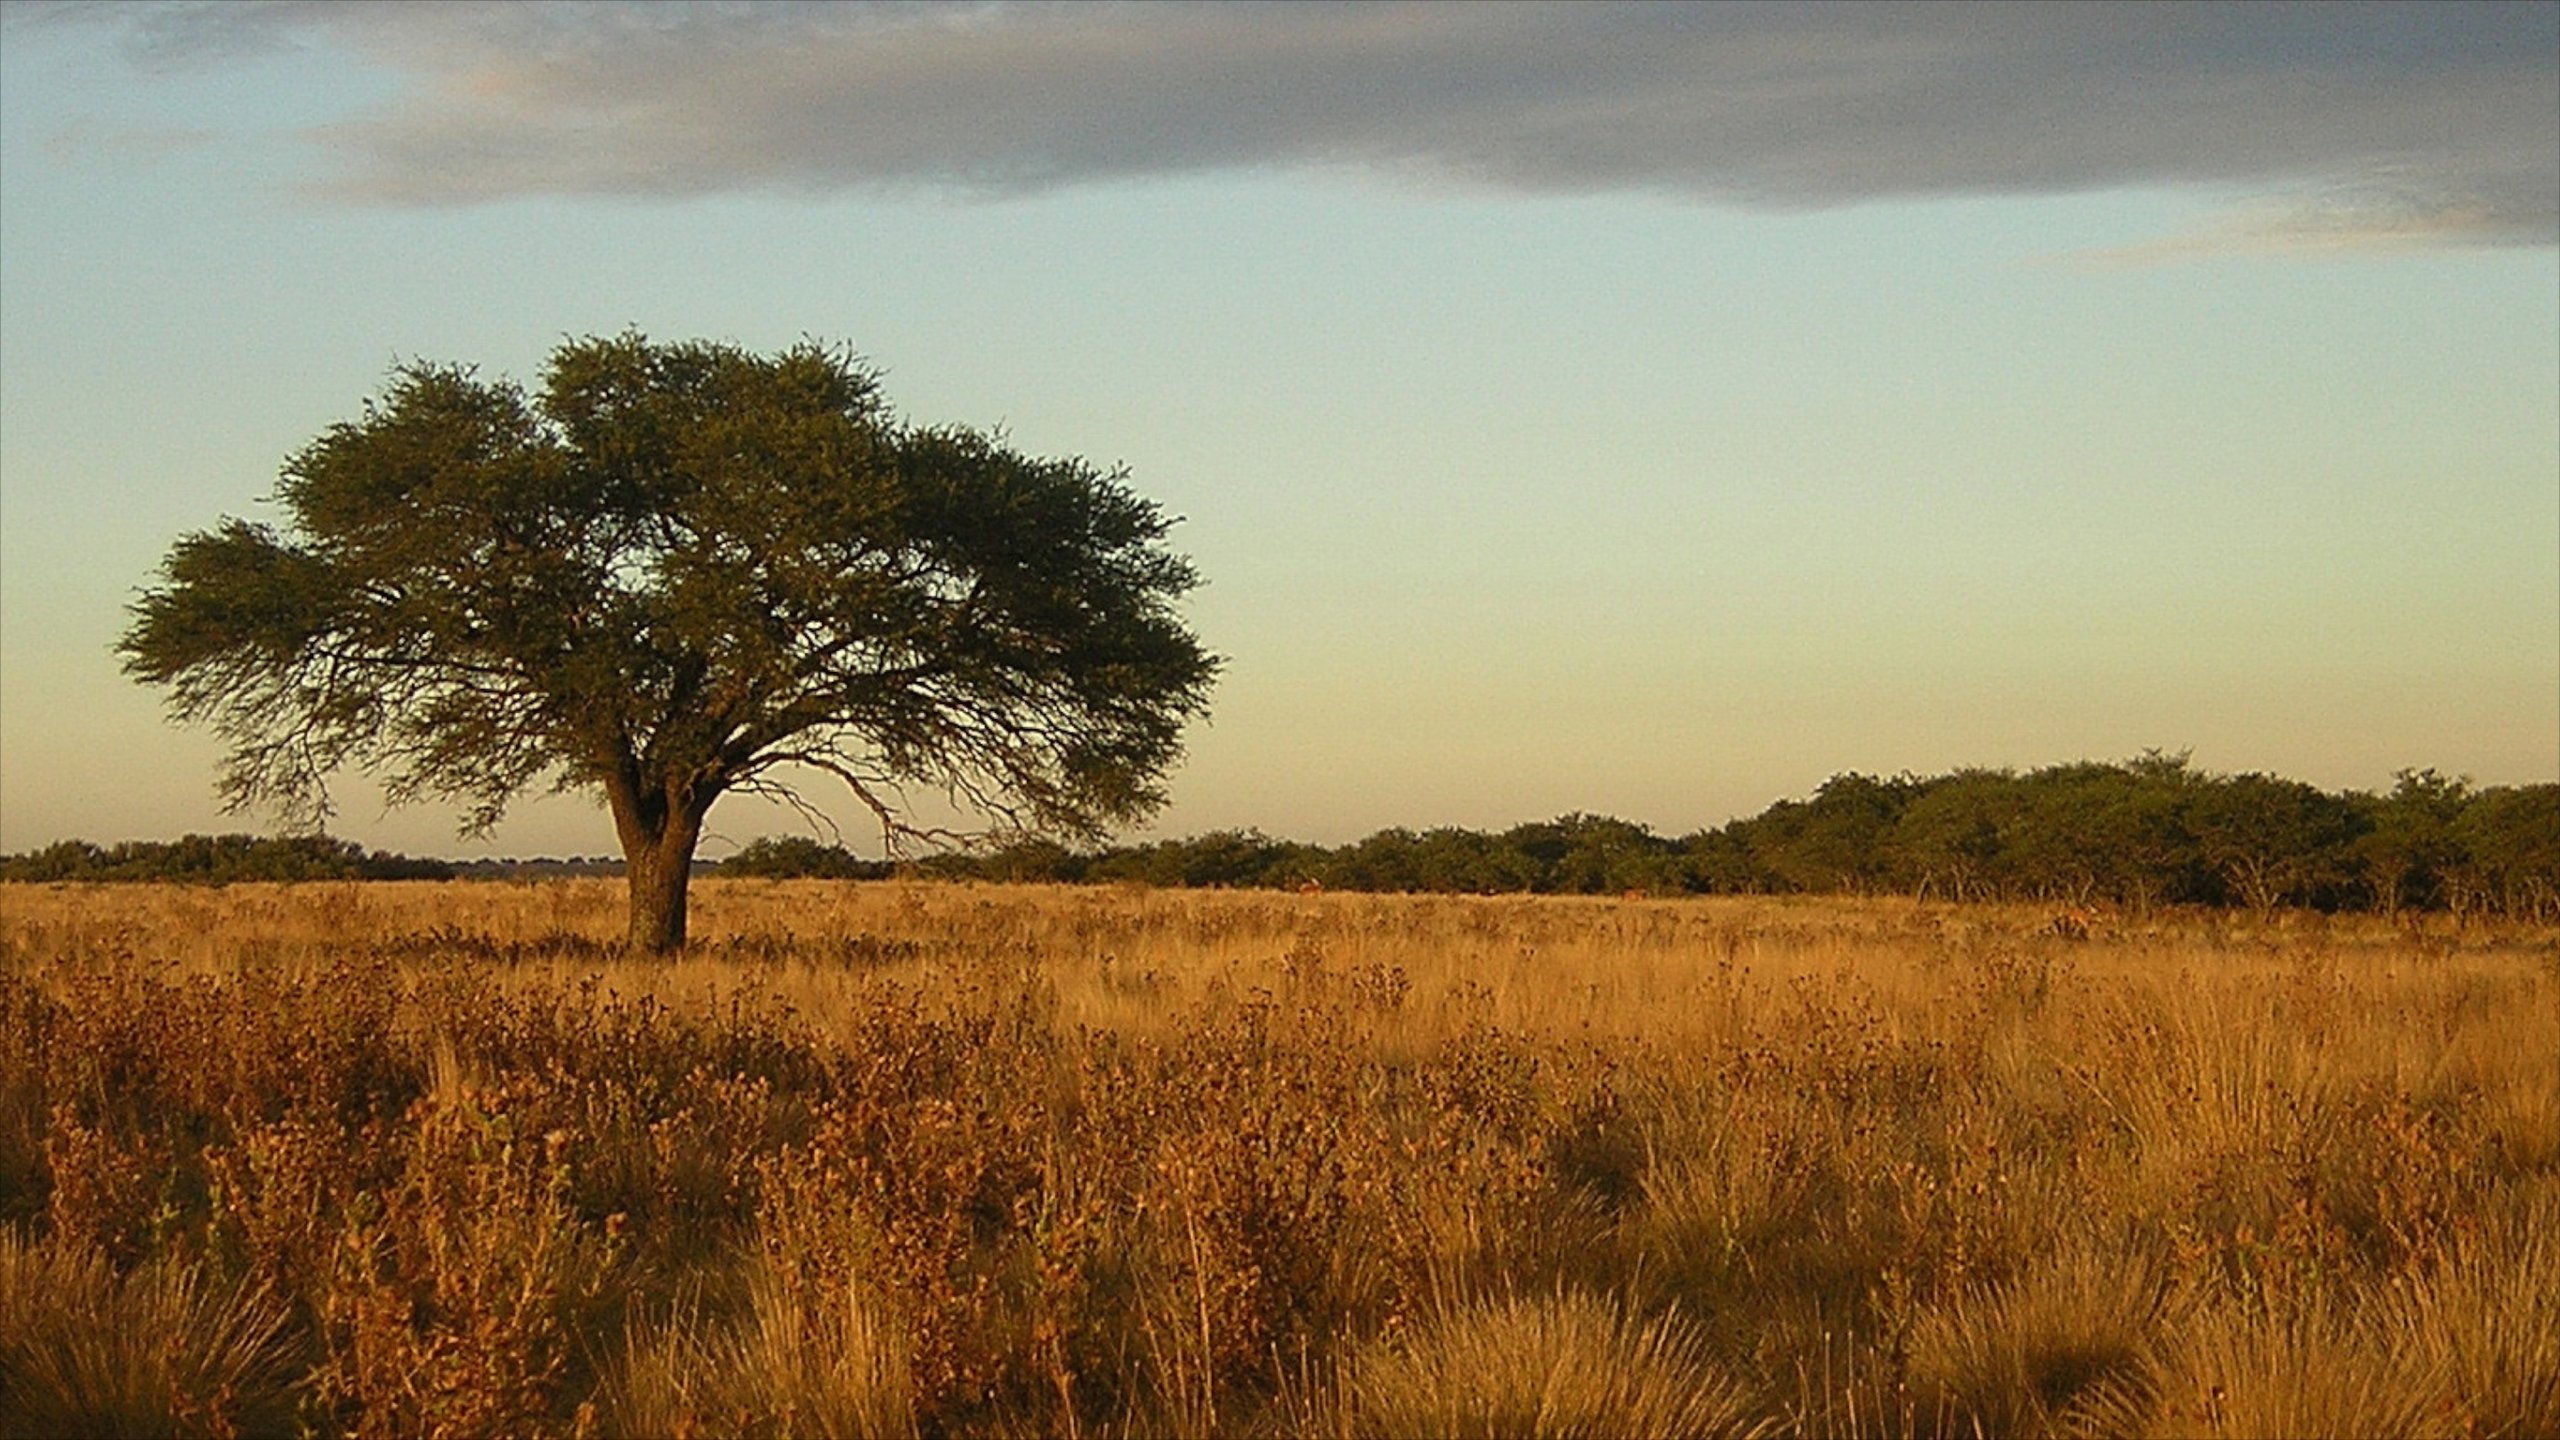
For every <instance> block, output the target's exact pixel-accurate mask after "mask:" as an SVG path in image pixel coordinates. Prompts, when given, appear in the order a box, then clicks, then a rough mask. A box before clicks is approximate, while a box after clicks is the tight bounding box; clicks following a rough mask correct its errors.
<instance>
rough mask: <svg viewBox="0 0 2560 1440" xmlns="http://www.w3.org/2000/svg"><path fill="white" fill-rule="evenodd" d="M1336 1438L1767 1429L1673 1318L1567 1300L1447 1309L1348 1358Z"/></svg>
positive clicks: (1512, 1437) (1467, 1439)
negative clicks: (1641, 1315)
mask: <svg viewBox="0 0 2560 1440" xmlns="http://www.w3.org/2000/svg"><path fill="white" fill-rule="evenodd" d="M1338 1403H1339V1405H1340V1407H1341V1409H1340V1413H1339V1415H1338V1417H1337V1419H1336V1426H1335V1428H1337V1429H1338V1431H1339V1433H1341V1434H1343V1435H1346V1436H1377V1437H1404V1436H1416V1435H1432V1436H1447V1437H1450V1440H1533V1437H1534V1440H1578V1437H1595V1440H1596V1437H1602V1436H1629V1435H1645V1436H1661V1437H1665V1440H1675V1437H1694V1440H1708V1437H1750V1436H1757V1435H1760V1434H1763V1433H1765V1431H1766V1430H1767V1428H1768V1427H1767V1425H1766V1423H1765V1422H1764V1421H1762V1420H1761V1419H1759V1418H1758V1417H1756V1416H1755V1415H1754V1414H1753V1413H1752V1407H1751V1403H1750V1398H1749V1396H1748V1395H1747V1393H1746V1392H1745V1391H1744V1389H1743V1388H1742V1386H1741V1385H1739V1384H1737V1383H1736V1382H1735V1381H1734V1380H1733V1379H1732V1378H1731V1377H1729V1376H1727V1375H1725V1374H1724V1373H1722V1372H1721V1371H1720V1370H1719V1369H1718V1368H1717V1367H1716V1366H1715V1364H1714V1363H1713V1362H1712V1361H1710V1360H1709V1359H1708V1358H1707V1356H1706V1353H1705V1350H1704V1347H1703V1346H1702V1345H1701V1344H1700V1343H1699V1340H1698V1338H1697V1336H1696V1334H1695V1333H1694V1332H1693V1331H1692V1330H1690V1328H1689V1327H1688V1326H1686V1325H1684V1324H1682V1323H1681V1322H1680V1321H1679V1320H1678V1319H1677V1318H1676V1317H1672V1316H1665V1317H1662V1318H1659V1319H1655V1320H1652V1321H1644V1320H1640V1319H1637V1318H1635V1317H1633V1316H1630V1315H1628V1314H1627V1313H1626V1312H1625V1311H1623V1310H1621V1309H1619V1308H1618V1306H1617V1305H1615V1304H1614V1303H1612V1302H1610V1301H1607V1300H1602V1299H1598V1298H1595V1297H1593V1296H1590V1295H1587V1294H1582V1293H1579V1292H1566V1293H1561V1294H1557V1295H1552V1296H1536V1297H1528V1296H1514V1297H1511V1298H1508V1299H1503V1300H1493V1301H1478V1302H1475V1303H1472V1304H1466V1305H1461V1306H1457V1307H1454V1308H1451V1309H1448V1310H1445V1311H1442V1312H1440V1313H1439V1314H1437V1315H1434V1316H1432V1317H1431V1318H1430V1319H1428V1320H1426V1321H1424V1322H1422V1324H1421V1325H1420V1326H1419V1327H1418V1328H1417V1329H1416V1330H1415V1332H1414V1333H1412V1334H1409V1335H1403V1336H1395V1337H1388V1338H1382V1339H1379V1340H1376V1341H1373V1342H1371V1343H1370V1344H1368V1345H1367V1346H1365V1347H1363V1348H1361V1349H1360V1350H1358V1351H1356V1352H1355V1353H1354V1354H1353V1355H1352V1357H1351V1361H1350V1366H1349V1375H1348V1378H1347V1381H1346V1383H1345V1384H1344V1386H1343V1390H1342V1394H1341V1396H1340V1398H1339V1401H1338Z"/></svg>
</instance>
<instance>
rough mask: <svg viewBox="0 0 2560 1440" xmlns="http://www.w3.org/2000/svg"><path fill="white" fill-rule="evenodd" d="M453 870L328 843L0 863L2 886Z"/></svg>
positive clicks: (211, 845) (105, 850)
mask: <svg viewBox="0 0 2560 1440" xmlns="http://www.w3.org/2000/svg"><path fill="white" fill-rule="evenodd" d="M455 873H456V871H455V867H454V866H453V865H451V864H450V863H448V862H446V861H442V860H419V859H413V858H411V857H409V856H406V855H394V854H391V853H390V852H388V851H383V850H367V849H365V848H364V847H363V846H361V845H358V844H356V843H355V842H354V841H352V840H339V839H335V838H333V837H330V836H327V835H283V836H265V835H186V836H181V837H180V838H178V839H176V840H128V841H125V842H123V843H122V844H118V845H93V844H91V843H89V842H88V841H86V840H64V841H60V842H57V843H55V844H52V845H47V846H45V847H44V848H43V849H41V850H31V851H28V852H27V853H26V854H23V855H8V856H0V880H180V881H193V882H196V883H199V884H212V885H221V884H229V883H231V882H233V881H243V880H450V879H452V878H453V877H454V875H455Z"/></svg>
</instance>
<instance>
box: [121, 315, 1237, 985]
mask: <svg viewBox="0 0 2560 1440" xmlns="http://www.w3.org/2000/svg"><path fill="white" fill-rule="evenodd" d="M274 499H275V503H276V504H277V505H278V507H279V508H280V509H281V510H282V512H283V517H284V518H283V523H282V524H281V525H274V526H271V525H265V524H256V523H251V522H249V521H244V520H238V519H232V520H227V521H225V522H224V523H223V524H222V525H221V526H219V527H218V528H216V529H213V530H209V531H203V532H199V533H196V534H192V535H188V536H186V537H185V538H183V539H181V540H179V541H178V542H177V544H176V545H175V547H174V548H172V550H171V551H170V553H169V556H168V558H167V561H166V562H165V565H164V568H163V574H162V577H161V582H160V583H159V584H158V585H156V586H154V587H152V588H150V589H148V590H146V591H145V592H144V593H143V595H142V596H141V598H140V599H139V601H137V602H136V604H135V605H134V606H133V615H132V623H131V625H130V626H129V628H128V629H127V631H126V632H125V635H124V637H123V639H122V641H121V643H120V645H119V650H120V652H121V654H122V656H123V658H124V662H125V667H126V669H127V671H128V672H129V673H130V674H132V675H134V676H135V677H137V678H138V679H140V680H142V681H145V682H147V683H151V684H155V685H160V686H165V687H167V689H168V691H169V695H170V702H171V706H172V709H173V710H174V711H175V713H176V714H177V715H179V716H180V717H181V718H183V719H186V720H189V721H194V722H199V723H204V724H208V725H210V726H211V727H212V728H213V729H214V730H215V731H216V732H217V733H219V734H220V735H221V736H222V738H223V739H224V740H225V741H226V742H227V743H228V745H229V751H228V755H227V759H226V764H225V768H224V771H223V776H222V789H223V793H224V796H225V798H226V799H227V800H228V801H229V802H230V803H231V804H233V805H234V806H235V807H240V806H249V805H269V806H273V807H275V808H278V809H280V810H281V811H283V812H284V813H285V814H286V815H287V816H288V817H289V818H293V819H297V820H302V821H317V820H318V819H319V818H320V817H322V816H324V815H325V814H326V813H327V812H328V806H329V800H328V789H327V781H328V779H329V777H330V776H331V775H332V774H333V773H335V772H337V771H340V770H341V769H343V768H345V767H348V766H350V765H359V764H360V765H364V766H367V767H369V768H371V769H373V770H375V771H376V772H377V773H379V774H380V775H381V777H382V778H383V780H384V782H385V784H386V787H387V790H388V792H389V794H390V796H391V797H392V799H393V800H394V801H395V802H396V801H402V800H409V799H415V798H420V797H426V796H435V797H440V798H447V799H453V800H457V801H460V802H461V803H462V804H463V805H464V806H465V807H466V814H467V824H468V826H469V827H470V828H474V829H486V828H487V827H488V826H490V825H492V824H494V823H495V822H496V821H497V820H498V818H499V817H500V816H501V815H502V814H503V813H504V811H505V809H506V807H507V805H508V804H509V802H511V801H512V800H514V799H515V798H517V797H518V796H520V795H522V794H523V793H525V792H526V790H527V789H528V788H531V787H534V786H537V785H543V784H548V785H551V786H554V787H556V788H559V789H563V790H584V791H589V792H593V793H598V794H601V795H602V796H603V797H604V799H605V800H606V802H607V803H608V804H609V806H610V807H611V809H612V812H613V817H614V821H615V826H616V830H617V832H618V834H619V837H620V839H621V842H622V848H623V852H624V855H625V857H626V860H627V861H628V864H629V874H630V877H631V896H632V940H633V942H634V943H635V944H637V945H640V946H643V947H645V948H651V949H663V948H668V947H671V946H673V945H677V944H681V943H682V941H683V938H684V883H685V877H686V875H687V873H688V870H689V866H690V861H691V857H692V853H693V849H694V845H695V842H696V840H697V839H698V838H699V836H700V834H701V827H702V821H703V817H704V815H705V813H706V812H707V811H708V810H709V809H710V807H711V805H712V803H713V802H714V801H715V800H717V799H718V798H719V797H720V796H721V795H723V794H726V793H730V792H733V791H743V792H752V793H761V794H766V795H772V796H777V797H781V798H785V799H790V800H793V801H795V802H798V803H801V804H803V805H804V806H805V805H806V803H807V801H806V799H805V797H804V796H802V795H801V793H800V790H799V789H798V787H799V786H800V785H802V784H804V783H805V782H806V781H807V779H809V778H811V776H812V774H813V772H821V773H823V774H826V775H832V776H833V777H835V779H836V780H838V781H841V782H842V783H843V784H844V785H845V786H847V787H849V789H850V791H851V793H852V794H853V795H854V796H856V797H858V798H859V799H860V801H861V802H862V803H863V804H864V805H865V806H867V807H868V808H869V809H870V810H871V812H872V813H873V814H874V815H875V816H876V817H877V818H878V819H879V821H880V823H881V825H882V826H883V827H884V830H885V831H886V832H887V833H889V834H890V835H891V836H893V837H894V836H897V835H900V834H906V833H915V825H914V822H913V821H912V819H911V815H912V812H911V811H910V810H909V809H908V807H907V805H906V804H905V798H904V797H905V794H906V791H905V789H904V787H907V786H911V785H922V786H927V787H931V788H932V789H934V790H937V791H940V792H942V793H943V794H945V795H946V796H948V797H949V798H950V799H952V800H953V801H954V802H956V803H957V804H958V805H960V806H961V807H962V808H964V809H966V810H969V811H972V812H974V813H976V814H978V815H980V816H982V817H984V818H985V819H986V821H987V822H988V824H989V827H990V828H991V829H997V830H1007V829H1014V830H1021V831H1026V832H1035V833H1056V834H1061V835H1066V836H1070V837H1075V838H1079V839H1093V838H1098V837H1099V836H1101V835H1102V834H1103V833H1105V832H1106V831H1107V829H1108V827H1110V826H1113V825H1115V824H1122V823H1127V822H1131V821H1134V820H1136V819H1139V818H1141V817H1143V816H1145V815H1147V814H1149V813H1151V812H1153V811H1154V810H1155V809H1156V808H1157V807H1159V806H1160V805H1161V804H1162V803H1163V800H1164V798H1165V797H1164V791H1163V778H1164V776H1165V774H1166V772H1167V771H1168V770H1169V768H1170V767H1171V765H1172V764H1173V762H1174V761H1175V760H1176V759H1177V758H1178V757H1179V755H1180V748H1181V734H1182V727H1183V725H1184V724H1185V722H1187V721H1188V720H1190V719H1192V718H1194V717H1197V716H1198V715H1200V714H1202V713H1204V711H1205V708H1206V703H1207V697H1208V693H1209V689H1210V686H1211V684H1212V682H1213V680H1214V678H1215V676H1216V673H1217V669H1218V661H1217V659H1216V658H1215V657H1214V656H1212V655H1210V654H1209V653H1208V652H1207V651H1206V650H1205V649H1203V647H1202V646H1201V644H1200V643H1199V641H1198V640H1197V639H1196V638H1195V637H1194V636H1193V635H1192V633H1191V632H1190V630H1189V629H1188V628H1187V627H1186V626H1185V624H1184V623H1183V621H1182V619H1181V617H1180V616H1179V615H1178V613H1177V609H1176V607H1177V604H1178V602H1179V601H1180V599H1181V597H1182V596H1183V595H1184V594H1186V593H1187V592H1188V591H1190V590H1191V589H1192V588H1193V587H1194V586H1195V585H1196V584H1197V583H1198V578H1199V577H1198V575H1197V573H1196V572H1195V570H1194V569H1193V567H1192V566H1191V564H1190V563H1189V562H1188V561H1187V560H1186V559H1184V558H1183V557H1181V556H1179V555H1177V554H1175V553H1173V552H1171V551H1170V550H1168V549H1167V548H1166V547H1165V545H1164V539H1165V535H1166V532H1167V530H1168V528H1169V526H1170V524H1171V523H1172V522H1171V521H1170V519H1169V518H1168V517H1167V516H1166V515H1165V514H1164V513H1163V512H1162V511H1161V510H1160V509H1159V508H1158V507H1157V506H1156V505H1155V504H1153V503H1152V502H1150V501H1148V500H1145V499H1143V498H1141V497H1140V496H1138V495H1137V494H1136V493H1134V492H1133V491H1132V490H1131V489H1130V487H1129V485H1128V484H1127V480H1126V476H1125V474H1123V473H1121V472H1117V471H1114V472H1103V471H1099V470H1097V469H1095V468H1094V467H1093V466H1091V465H1089V464H1087V463H1085V462H1084V461H1082V460H1073V459H1069V460H1048V459H1038V458H1033V457H1029V456H1025V455H1022V454H1020V453H1018V452H1016V451H1015V450H1014V449H1012V448H1011V447H1010V446H1009V445H1008V444H1007V443H1006V442H1005V440H1004V439H1003V437H1001V436H1000V435H989V434H986V433H983V432H979V431H975V430H970V429H966V428H961V427H920V426H913V425H909V424H906V423H903V422H901V421H900V420H899V419H898V418H897V417H895V416H894V415H893V414H892V413H891V411H890V410H889V408H888V406H887V405H886V403H885V402H884V401H883V399H882V398H881V395H880V389H879V385H878V382H877V378H876V376H875V374H874V373H873V372H872V371H871V370H870V369H869V368H867V367H866V366H865V365H864V364H862V363H861V362H860V361H859V360H858V359H857V358H856V357H855V356H854V355H853V354H852V353H851V352H849V351H846V350H843V349H840V348H832V347H827V346H822V345H819V344H815V343H807V342H804V343H802V344H800V345H797V346H794V347H792V348H790V349H788V350H785V351H783V352H781V353H779V354H776V355H771V356H761V355H756V354H752V353H749V352H747V351H745V350H742V349H739V348H737V347H735V346H731V345H726V344H716V343H707V342H692V343H682V344H671V345H660V344H653V343H651V342H650V341H649V340H648V339H647V338H645V337H644V336H641V335H639V334H636V333H625V334H622V335H619V336H614V337H610V338H588V339H581V340H571V341H568V342H565V343H563V344H562V345H560V346H559V347H558V348H557V349H556V350H555V351H554V352H553V354H552V356H551V358H550V362H549V364H548V367H547V369H546V372H545V375H544V377H543V383H542V385H541V387H540V388H539V390H536V391H532V392H528V391H526V390H525V389H523V388H521V387H519V386H518V385H516V384H515V383H513V382H510V381H505V380H492V379H484V378H483V377H481V376H480V375H479V374H478V373H477V372H476V371H475V370H473V369H472V368H470V367H468V366H460V365H446V364H426V363H419V364H410V365H405V366H403V367H401V368H399V369H398V370H396V371H395V372H394V373H393V375H392V377H391V381H390V383H389V385H388V387H387V389H386V390H385V392H384V393H383V394H382V395H381V396H380V397H379V398H377V399H374V400H372V401H369V402H367V404H366V405H365V406H364V409H363V413H362V414H361V415H360V416H358V417H357V418H355V419H353V420H349V421H345V422H341V423H339V424H336V425H333V426H331V427H330V428H329V429H328V430H327V431H326V432H325V433H324V434H322V435H321V436H320V437H319V438H318V439H317V440H315V441H313V442H312V443H311V444H309V445H308V446H306V447H304V448H303V449H302V450H300V451H298V452H297V453H295V454H294V455H293V456H291V457H290V458H289V459H288V460H287V461H286V463H285V465H284V469H283V474H282V478H281V480H280V482H279V484H278V485H277V488H276V492H275V497H274Z"/></svg>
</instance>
